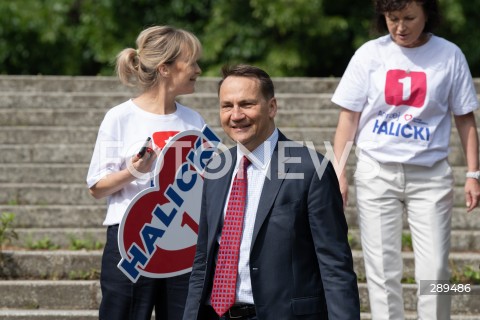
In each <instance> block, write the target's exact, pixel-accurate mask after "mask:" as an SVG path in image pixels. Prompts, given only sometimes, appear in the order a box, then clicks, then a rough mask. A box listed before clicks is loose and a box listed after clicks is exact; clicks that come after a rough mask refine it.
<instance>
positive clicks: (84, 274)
mask: <svg viewBox="0 0 480 320" xmlns="http://www.w3.org/2000/svg"><path fill="white" fill-rule="evenodd" d="M68 279H69V280H98V279H100V270H97V269H93V268H92V269H90V270H88V271H87V270H80V271H70V272H69V273H68Z"/></svg>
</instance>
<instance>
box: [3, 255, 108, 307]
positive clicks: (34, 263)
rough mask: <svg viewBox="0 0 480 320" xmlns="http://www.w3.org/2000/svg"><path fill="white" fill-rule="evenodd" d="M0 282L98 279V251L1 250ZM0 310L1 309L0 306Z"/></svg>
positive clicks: (99, 257) (99, 262) (99, 261)
mask: <svg viewBox="0 0 480 320" xmlns="http://www.w3.org/2000/svg"><path fill="white" fill-rule="evenodd" d="M0 255H1V264H0V270H1V271H0V278H1V279H10V280H11V279H19V280H26V279H36V280H38V279H42V280H44V279H47V280H58V279H63V280H91V279H99V276H100V266H101V257H102V251H101V250H88V251H87V250H76V251H73V250H33V251H26V250H3V251H2V252H1V253H0ZM0 308H1V306H0Z"/></svg>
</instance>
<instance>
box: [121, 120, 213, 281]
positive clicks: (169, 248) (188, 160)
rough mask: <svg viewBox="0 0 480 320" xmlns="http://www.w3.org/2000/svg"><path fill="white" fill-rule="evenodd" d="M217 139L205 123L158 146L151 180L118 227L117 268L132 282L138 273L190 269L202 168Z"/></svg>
mask: <svg viewBox="0 0 480 320" xmlns="http://www.w3.org/2000/svg"><path fill="white" fill-rule="evenodd" d="M154 138H155V137H154ZM219 143H220V139H219V138H218V136H217V135H216V134H215V133H214V132H213V131H212V130H211V129H210V128H209V127H208V126H204V127H203V129H202V131H197V130H188V131H183V132H181V133H178V134H176V135H175V136H173V137H172V138H171V139H170V140H169V141H168V143H167V144H166V145H165V147H164V148H163V149H162V151H161V153H160V155H159V157H158V160H157V163H156V167H155V175H154V180H155V183H154V186H153V187H152V188H148V189H145V190H144V191H142V192H140V193H139V194H138V195H136V196H135V198H134V199H133V200H132V202H131V203H130V205H129V206H128V208H127V211H126V213H125V215H124V217H123V219H122V222H121V224H120V227H119V232H118V244H119V250H120V255H121V256H122V259H121V261H120V263H119V264H118V268H119V269H120V270H122V272H123V273H125V275H126V276H127V277H128V278H129V279H130V280H131V281H132V282H136V281H137V280H138V278H139V277H140V276H141V275H143V276H146V277H150V278H168V277H173V276H177V275H181V274H184V273H187V272H190V271H191V270H192V265H193V259H194V256H195V246H196V243H197V235H198V222H199V219H200V203H201V196H202V187H203V174H204V171H205V167H206V164H207V163H208V161H209V160H210V159H211V158H212V157H213V156H214V154H215V152H216V151H217V147H218V145H219Z"/></svg>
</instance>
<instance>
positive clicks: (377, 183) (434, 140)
mask: <svg viewBox="0 0 480 320" xmlns="http://www.w3.org/2000/svg"><path fill="white" fill-rule="evenodd" d="M375 10H376V14H377V29H378V31H380V32H385V31H388V34H387V35H385V36H381V37H379V38H378V39H375V40H371V41H369V42H367V43H365V44H364V45H363V46H361V47H360V48H359V49H358V50H357V51H356V52H355V55H354V56H353V57H352V59H351V61H350V63H349V65H348V67H347V69H346V71H345V73H344V75H343V77H342V79H341V81H340V83H339V85H338V88H337V89H336V91H335V93H334V95H333V98H332V101H333V102H334V103H335V104H337V105H339V106H341V107H342V108H341V111H340V115H339V120H338V126H337V129H336V134H335V141H334V153H335V156H336V158H337V159H341V156H342V155H343V154H344V152H345V151H348V150H349V146H351V141H355V143H356V146H357V155H358V162H357V170H356V172H355V174H354V180H355V187H356V189H355V190H356V198H357V200H356V202H357V211H358V214H359V223H360V231H361V239H362V249H363V255H364V259H365V271H366V276H367V285H368V290H369V298H370V307H371V313H372V319H395V320H397V319H403V318H404V310H403V308H404V307H403V298H402V286H401V279H402V275H403V270H402V254H401V238H402V228H403V223H402V222H403V221H402V215H403V212H404V211H405V212H406V213H407V216H408V223H409V227H410V230H411V234H412V240H413V251H414V256H415V280H416V282H417V284H418V285H419V287H420V281H421V280H430V281H432V280H439V281H440V280H444V281H447V280H449V279H450V271H449V269H448V255H449V250H450V231H451V216H452V207H453V175H452V170H451V168H450V166H449V164H448V162H447V156H448V152H449V150H448V146H449V140H450V132H451V114H453V118H454V119H455V124H456V127H457V131H458V134H459V136H460V140H461V143H462V146H463V149H464V152H465V158H466V161H467V165H468V173H467V179H466V183H465V200H466V207H467V211H468V212H470V211H471V210H473V209H474V208H475V207H476V206H477V205H478V201H479V195H480V186H479V183H478V180H477V178H478V176H479V171H478V170H479V161H478V136H477V129H476V123H475V117H474V114H473V111H474V110H476V109H477V108H478V101H477V97H476V92H475V88H474V85H473V81H472V77H471V74H470V70H469V68H468V65H467V62H466V59H465V57H464V55H463V53H462V52H461V50H460V49H459V48H458V47H457V46H456V45H454V44H453V43H451V42H449V41H447V40H445V39H443V38H440V37H437V36H435V35H433V34H432V33H431V32H432V28H433V27H434V25H435V24H437V22H438V4H437V1H435V0H425V1H419V0H417V1H415V0H377V1H375ZM336 169H337V174H338V178H339V182H340V189H341V191H342V195H343V198H344V205H347V199H348V197H347V195H348V181H347V174H346V170H345V168H340V167H338V166H337V168H336ZM425 284H427V283H426V282H424V283H423V285H425ZM417 311H418V317H419V319H450V297H449V296H448V295H419V296H418V304H417Z"/></svg>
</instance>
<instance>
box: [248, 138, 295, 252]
mask: <svg viewBox="0 0 480 320" xmlns="http://www.w3.org/2000/svg"><path fill="white" fill-rule="evenodd" d="M278 141H279V142H281V141H287V138H286V137H285V136H284V135H283V134H282V133H281V132H280V131H279V137H278ZM289 155H290V153H289V152H288V149H286V150H285V156H286V158H288V157H289ZM285 160H286V159H279V158H278V143H277V145H276V146H275V150H274V151H273V154H272V160H271V161H270V179H269V178H268V177H265V182H264V184H263V189H262V195H261V196H260V202H259V204H258V209H257V215H256V217H255V224H254V227H253V235H252V245H251V247H250V250H251V248H253V245H254V243H255V240H256V238H257V236H258V233H259V231H260V228H261V227H262V225H263V223H264V222H265V219H266V218H267V216H268V214H269V212H270V209H271V208H272V205H273V202H274V201H275V198H276V197H277V194H278V191H279V190H280V186H281V185H282V183H283V181H285V179H283V178H282V177H281V175H280V177H279V171H278V163H279V161H285ZM283 168H285V170H283ZM283 168H282V171H285V172H284V173H287V172H288V170H289V167H288V166H283ZM282 174H283V172H282Z"/></svg>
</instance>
